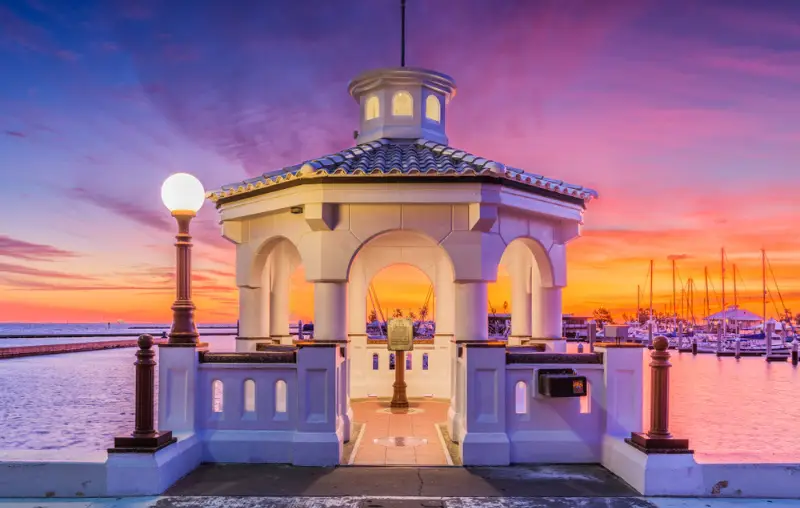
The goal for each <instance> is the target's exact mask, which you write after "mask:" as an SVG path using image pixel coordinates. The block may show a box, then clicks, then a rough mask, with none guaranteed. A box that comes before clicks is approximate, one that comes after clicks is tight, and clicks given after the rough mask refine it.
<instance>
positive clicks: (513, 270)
mask: <svg viewBox="0 0 800 508" xmlns="http://www.w3.org/2000/svg"><path fill="white" fill-rule="evenodd" d="M531 258H532V256H531V254H530V252H528V250H527V249H525V250H522V251H516V252H514V258H513V259H512V260H511V263H509V275H510V276H511V336H510V337H509V345H518V344H519V343H520V341H521V340H522V339H529V338H530V337H531V309H532V305H533V300H532V297H531V277H532V275H531ZM512 342H513V343H514V344H512Z"/></svg>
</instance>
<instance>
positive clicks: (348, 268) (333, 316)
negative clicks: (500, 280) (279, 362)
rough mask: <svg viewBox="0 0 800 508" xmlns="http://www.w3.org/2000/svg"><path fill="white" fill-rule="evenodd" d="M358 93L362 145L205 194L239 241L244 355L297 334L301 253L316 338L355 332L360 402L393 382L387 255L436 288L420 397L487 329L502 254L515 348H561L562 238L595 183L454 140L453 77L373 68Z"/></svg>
mask: <svg viewBox="0 0 800 508" xmlns="http://www.w3.org/2000/svg"><path fill="white" fill-rule="evenodd" d="M349 92H350V95H351V96H352V97H353V99H355V101H356V102H357V103H358V105H359V107H360V126H359V130H358V133H357V136H358V137H357V145H356V146H355V147H352V148H347V149H345V150H342V151H340V152H337V153H334V154H329V155H325V156H322V157H318V158H315V159H310V160H306V161H305V162H301V163H299V164H296V165H293V166H289V167H286V168H283V169H279V170H277V171H271V172H268V173H264V174H263V175H262V176H259V177H256V178H253V179H250V180H246V181H243V182H236V183H233V184H230V185H225V186H223V187H222V188H221V189H219V190H217V191H214V192H211V193H209V195H208V196H209V198H210V199H211V200H212V201H213V202H214V203H215V204H216V206H217V208H218V210H219V213H220V217H221V222H222V231H223V235H224V236H225V238H227V239H229V240H230V241H232V242H233V243H235V244H236V259H237V261H236V283H237V286H238V287H239V294H240V303H239V326H240V336H239V337H238V339H237V351H253V350H255V349H256V345H257V344H258V343H275V342H279V343H282V344H291V342H292V337H291V336H290V334H289V307H288V302H289V279H290V275H291V273H292V271H293V270H294V269H295V267H296V266H297V265H298V264H299V263H302V265H303V266H304V268H305V275H306V278H307V280H308V281H309V282H311V283H313V284H314V340H318V341H343V342H344V341H346V340H348V339H349V341H350V350H351V359H352V360H351V363H350V379H351V388H350V389H351V396H353V397H364V396H366V395H368V391H369V389H368V387H371V388H370V389H372V390H373V391H376V393H377V394H385V393H386V391H387V390H391V378H390V376H391V375H392V374H391V373H389V372H388V371H387V372H382V374H383V377H384V378H385V379H384V382H383V383H381V382H377V383H376V382H375V381H376V380H375V379H373V377H374V376H373V372H372V365H373V362H372V358H371V356H367V355H366V351H367V336H366V330H365V327H366V321H367V316H366V308H367V306H366V300H367V288H368V286H369V284H370V281H371V280H372V277H373V276H374V275H375V274H377V273H378V272H379V271H380V270H382V269H383V268H385V267H387V266H390V265H393V264H398V263H403V264H409V265H413V266H416V267H418V268H419V269H420V270H422V271H423V272H424V273H425V274H426V275H427V276H428V278H429V279H430V281H431V283H432V284H433V286H434V295H435V302H436V336H435V340H434V345H433V346H432V351H430V352H429V354H430V355H431V358H430V361H431V363H432V364H433V363H434V362H435V363H437V364H438V365H437V366H438V368H436V369H431V370H430V372H436V373H437V376H431V377H435V378H436V379H435V384H431V383H418V382H416V381H419V380H416V379H415V376H416V375H420V376H422V375H423V374H424V373H423V372H422V371H421V370H416V371H413V372H410V373H409V385H410V386H409V390H410V392H409V395H410V396H414V395H419V394H420V393H431V392H435V393H436V395H437V396H438V395H441V396H443V397H450V396H451V395H452V394H451V386H450V373H449V372H448V371H449V368H448V366H449V363H450V360H449V355H450V354H451V353H450V351H451V343H452V341H453V340H455V341H456V342H462V341H475V340H487V339H488V330H487V313H488V312H487V284H488V283H489V282H492V281H494V280H496V278H497V273H498V265H499V264H501V263H503V264H505V265H506V267H507V269H508V273H509V274H510V277H511V283H512V298H511V307H512V331H511V335H510V338H509V344H521V343H540V344H545V345H546V349H547V350H548V351H554V352H563V351H565V348H566V342H565V340H564V338H563V337H562V320H561V305H562V303H561V299H562V296H561V294H562V289H563V288H564V286H566V283H567V262H566V244H567V242H569V241H570V240H572V239H574V238H577V237H578V236H579V235H580V230H581V225H582V223H583V213H584V209H585V206H586V203H587V202H588V201H590V200H591V199H592V198H594V197H596V196H597V194H596V192H595V191H593V190H591V189H587V188H584V187H580V186H576V185H571V184H567V183H565V182H562V181H560V180H556V179H551V178H547V177H544V176H541V175H535V174H531V173H526V172H524V171H523V170H520V169H517V168H513V167H510V166H506V165H504V164H502V163H499V162H496V161H493V160H489V159H486V158H483V157H480V156H477V155H473V154H471V153H469V152H466V151H464V150H460V149H456V148H451V147H450V146H448V138H447V133H446V122H447V104H448V103H449V101H450V100H451V99H452V98H453V97H454V96H455V93H456V86H455V83H454V82H453V80H452V79H451V78H450V77H449V76H446V75H444V74H441V73H438V72H433V71H429V70H423V69H412V68H405V67H401V68H390V69H380V70H373V71H369V72H365V73H363V74H361V75H360V76H358V77H356V78H355V79H354V80H353V81H352V82H351V83H350V85H349ZM380 363H381V364H384V363H385V359H384V358H380ZM365 374H366V375H365ZM440 376H441V377H440ZM431 381H434V380H433V379H431ZM389 393H391V392H389Z"/></svg>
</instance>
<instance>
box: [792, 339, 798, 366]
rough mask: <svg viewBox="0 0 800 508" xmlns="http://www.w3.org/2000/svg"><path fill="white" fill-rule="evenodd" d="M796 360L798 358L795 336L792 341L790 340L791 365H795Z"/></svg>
mask: <svg viewBox="0 0 800 508" xmlns="http://www.w3.org/2000/svg"><path fill="white" fill-rule="evenodd" d="M797 360H798V351H797V339H796V338H795V340H794V342H792V365H797Z"/></svg>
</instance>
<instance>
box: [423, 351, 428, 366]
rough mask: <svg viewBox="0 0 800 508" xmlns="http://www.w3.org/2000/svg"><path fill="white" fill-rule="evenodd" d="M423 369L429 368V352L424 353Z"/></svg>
mask: <svg viewBox="0 0 800 508" xmlns="http://www.w3.org/2000/svg"><path fill="white" fill-rule="evenodd" d="M422 370H428V353H423V354H422Z"/></svg>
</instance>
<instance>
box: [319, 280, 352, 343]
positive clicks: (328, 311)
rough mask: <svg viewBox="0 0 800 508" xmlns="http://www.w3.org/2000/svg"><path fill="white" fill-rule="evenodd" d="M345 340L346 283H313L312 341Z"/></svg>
mask: <svg viewBox="0 0 800 508" xmlns="http://www.w3.org/2000/svg"><path fill="white" fill-rule="evenodd" d="M346 338H347V283H346V282H314V340H322V341H331V340H333V341H343V340H345V339H346Z"/></svg>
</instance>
